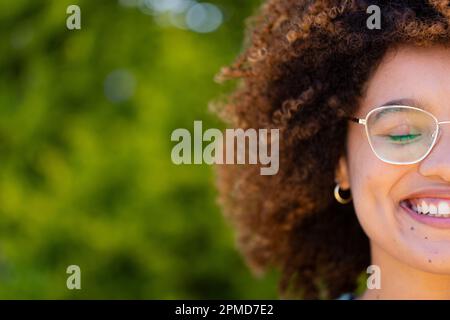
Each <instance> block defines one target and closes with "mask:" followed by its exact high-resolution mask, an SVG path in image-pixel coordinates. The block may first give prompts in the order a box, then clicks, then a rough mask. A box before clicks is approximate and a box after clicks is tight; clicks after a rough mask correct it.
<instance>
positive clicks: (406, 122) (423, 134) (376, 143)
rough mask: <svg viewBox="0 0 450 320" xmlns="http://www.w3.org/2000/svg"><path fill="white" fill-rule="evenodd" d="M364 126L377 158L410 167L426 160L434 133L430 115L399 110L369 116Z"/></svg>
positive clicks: (391, 109) (376, 112)
mask: <svg viewBox="0 0 450 320" xmlns="http://www.w3.org/2000/svg"><path fill="white" fill-rule="evenodd" d="M366 125H367V131H368V133H369V139H370V143H371V144H372V148H373V149H374V151H375V153H376V154H377V156H378V157H380V158H381V159H383V160H387V161H389V162H396V163H410V162H414V161H417V160H419V159H420V158H422V157H423V156H425V155H426V154H427V152H428V151H429V150H430V148H431V146H432V144H433V140H434V134H435V132H436V130H437V123H436V120H435V119H434V118H433V117H432V116H431V115H429V114H428V113H426V112H424V111H421V110H418V109H412V108H408V107H402V106H392V107H383V108H380V109H379V110H377V111H375V112H372V113H371V114H370V116H369V118H368V119H367V124H366Z"/></svg>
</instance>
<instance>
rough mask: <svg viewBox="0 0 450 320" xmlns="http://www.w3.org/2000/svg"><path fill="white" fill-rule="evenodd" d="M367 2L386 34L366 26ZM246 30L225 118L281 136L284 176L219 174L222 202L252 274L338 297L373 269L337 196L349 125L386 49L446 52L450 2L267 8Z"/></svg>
mask: <svg viewBox="0 0 450 320" xmlns="http://www.w3.org/2000/svg"><path fill="white" fill-rule="evenodd" d="M370 5H378V6H379V8H380V9H381V29H372V30H371V29H369V28H368V27H367V25H366V22H367V19H368V18H369V17H370V15H371V14H369V13H367V8H368V6H370ZM248 22H249V24H248V26H247V36H246V41H245V42H244V50H243V52H242V53H241V54H240V55H239V56H238V57H237V59H236V61H235V62H234V63H233V64H232V65H230V66H227V67H224V68H222V70H221V71H220V73H219V74H218V79H219V81H225V80H228V79H238V80H239V81H238V85H237V87H236V89H235V90H234V91H233V92H232V93H231V94H230V95H229V96H228V97H227V99H226V101H222V102H221V103H220V105H219V111H218V112H219V114H220V116H221V117H222V118H223V119H224V120H225V121H227V122H228V124H229V125H230V126H232V127H235V128H243V129H247V128H255V129H259V128H279V129H280V169H279V172H278V174H277V175H274V176H261V175H260V174H259V167H258V166H257V165H240V166H232V165H220V166H218V167H217V173H218V189H219V196H220V199H219V200H220V203H221V205H222V206H223V208H224V213H225V216H226V217H227V218H228V220H229V221H231V223H232V225H233V226H234V228H236V231H237V232H236V233H237V245H238V247H239V249H240V250H241V252H242V253H243V256H244V257H245V260H246V262H247V263H248V265H249V266H250V268H251V269H252V270H253V271H254V273H255V274H262V273H264V271H265V270H267V269H268V268H269V267H270V268H272V267H275V268H277V269H279V270H280V272H281V279H280V282H279V292H280V296H281V297H283V298H286V297H289V298H304V299H317V298H320V299H330V298H336V297H337V296H339V295H340V294H342V293H344V292H351V291H354V290H355V289H356V288H357V285H358V279H359V277H360V276H363V275H364V274H365V269H366V268H367V267H368V266H369V264H370V249H369V241H368V238H367V236H366V235H365V234H364V232H363V230H362V228H361V227H360V225H359V223H358V221H357V218H356V215H355V212H354V208H353V206H352V205H351V204H348V205H341V204H338V203H337V202H336V201H335V200H334V197H333V188H334V186H335V170H336V166H337V163H338V161H339V158H340V157H341V156H342V155H345V152H346V134H347V124H348V122H347V121H346V117H347V116H348V115H351V114H353V113H354V112H355V111H356V110H357V108H358V101H359V99H360V98H361V97H362V96H363V94H364V90H365V85H366V84H367V81H368V79H369V77H370V75H371V74H372V73H373V71H374V69H375V68H376V67H377V65H379V63H380V61H381V59H382V58H383V56H384V55H385V53H386V52H387V50H388V49H391V48H393V47H396V46H398V45H401V44H409V45H415V46H430V45H447V44H448V43H449V40H450V28H449V22H450V8H449V1H448V0H445V1H444V0H443V1H438V0H429V1H406V0H396V1H365V0H353V1H351V0H323V1H321V0H318V1H307V0H268V1H266V2H265V3H263V5H262V6H261V8H260V9H259V11H258V13H257V14H255V15H254V16H253V17H251V18H250V19H249V21H248Z"/></svg>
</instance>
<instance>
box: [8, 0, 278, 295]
mask: <svg viewBox="0 0 450 320" xmlns="http://www.w3.org/2000/svg"><path fill="white" fill-rule="evenodd" d="M211 2H213V3H215V4H217V5H219V6H220V8H222V9H223V11H224V13H225V19H224V23H223V25H222V26H221V27H220V28H219V29H218V30H217V31H215V32H212V33H207V34H199V33H195V32H192V31H188V30H182V29H177V28H175V27H170V26H162V25H161V24H158V23H157V22H156V19H155V17H153V16H151V15H148V14H144V13H143V12H141V11H140V10H138V9H137V8H135V7H127V6H123V5H120V4H119V2H117V1H116V0H95V1H94V0H85V1H81V0H79V1H77V0H69V1H67V0H2V1H0V35H1V39H2V41H0V108H1V117H0V298H23V299H29V298H41V299H48V298H63V299H65V298H88V299H91V298H94V299H97V298H113V299H114V298H124V299H128V298H137V299H140V298H145V299H154V298H160V299H167V298H174V299H175V298H189V299H196V298H237V299H240V298H277V286H276V279H277V275H276V274H275V273H274V272H272V273H269V274H268V275H267V276H266V277H265V278H261V279H257V278H255V277H253V276H252V275H251V273H250V271H249V270H248V268H247V267H246V266H245V264H244V262H243V259H242V258H241V257H240V255H239V254H238V252H237V250H236V248H235V244H234V240H233V230H232V228H231V227H230V226H229V224H228V223H227V222H226V221H225V220H224V218H223V217H222V215H221V212H220V208H218V206H217V204H216V196H217V193H216V191H215V188H214V171H213V168H212V167H209V166H206V165H184V166H176V165H174V164H172V162H171V159H170V152H171V148H172V146H173V145H174V144H175V143H173V142H171V141H170V134H171V132H172V131H173V130H174V129H176V128H181V127H184V128H188V129H189V130H192V125H193V121H194V120H203V122H204V128H206V127H218V126H219V127H220V126H221V124H220V121H219V120H218V119H217V118H216V116H215V115H214V114H211V113H209V112H208V108H207V103H208V101H210V100H211V99H213V98H215V97H217V96H218V95H220V94H221V93H223V92H224V91H225V90H227V89H226V88H224V87H221V86H219V85H217V84H215V83H214V82H213V77H214V74H216V73H217V72H218V70H219V69H220V67H221V66H223V65H226V64H229V63H230V62H231V61H232V60H233V59H234V57H235V56H236V55H237V54H238V53H239V51H240V50H241V43H242V37H243V29H244V25H245V24H244V19H245V17H246V16H248V15H250V14H251V13H252V12H254V10H255V8H256V7H257V6H258V4H259V3H260V1H258V0H252V1H250V0H247V1H239V0H234V1H231V0H228V1H227V0H221V1H211ZM70 4H77V5H79V6H80V8H81V12H82V15H81V22H82V29H81V30H68V29H67V28H66V18H67V17H68V15H67V14H66V8H67V6H68V5H70ZM117 70H122V71H123V70H125V71H126V72H127V74H128V75H129V76H130V77H131V78H132V80H133V81H134V83H135V87H134V90H133V94H132V96H131V97H130V99H125V100H123V101H116V102H111V101H110V100H108V99H107V97H106V96H105V89H104V85H105V79H107V78H108V75H110V74H111V72H114V71H117ZM119 80H120V79H119ZM113 82H114V81H113ZM113 88H114V86H113ZM132 89H133V88H132ZM71 264H76V265H79V266H80V267H81V270H82V289H81V290H79V291H77V290H73V291H71V290H68V289H67V288H66V279H67V276H68V275H67V274H66V268H67V266H69V265H71Z"/></svg>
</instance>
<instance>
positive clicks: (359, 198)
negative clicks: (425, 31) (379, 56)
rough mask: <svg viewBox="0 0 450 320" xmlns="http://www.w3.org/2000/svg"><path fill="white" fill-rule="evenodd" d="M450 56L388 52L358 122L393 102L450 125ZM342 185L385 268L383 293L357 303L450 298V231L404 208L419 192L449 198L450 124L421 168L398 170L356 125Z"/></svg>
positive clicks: (340, 172) (414, 50) (341, 169)
mask: <svg viewBox="0 0 450 320" xmlns="http://www.w3.org/2000/svg"><path fill="white" fill-rule="evenodd" d="M449 75H450V49H448V48H444V47H438V46H437V47H429V48H419V47H412V46H400V47H398V48H396V49H392V50H390V51H389V52H388V53H387V54H386V56H385V57H384V58H383V60H382V63H381V64H380V65H379V66H378V68H377V69H376V71H375V72H374V74H373V75H372V77H371V78H370V79H369V81H368V82H367V84H366V91H365V94H364V96H363V97H362V99H361V101H360V107H359V110H358V112H356V114H355V116H356V117H359V118H364V117H365V116H366V114H367V113H368V112H369V111H370V110H372V109H374V108H376V107H378V106H381V105H383V104H386V102H388V101H392V100H399V99H408V100H410V101H411V103H414V104H415V106H418V107H421V108H424V109H426V110H428V111H429V112H431V113H432V114H433V115H434V116H435V117H436V118H437V119H438V120H439V121H443V120H450V76H449ZM336 182H337V183H339V184H340V185H341V188H342V189H344V190H345V189H348V188H350V189H351V192H352V197H353V204H354V208H355V211H356V215H357V218H358V220H359V222H360V224H361V226H362V228H363V230H364V231H365V233H366V234H367V236H368V237H369V240H370V247H371V263H372V264H373V265H377V266H379V267H380V271H381V289H367V290H366V291H365V292H364V294H363V295H362V296H360V297H358V298H359V299H450V229H439V228H436V227H432V226H429V225H426V224H423V223H420V222H418V221H416V220H414V219H412V218H411V217H410V216H408V215H407V214H406V213H405V212H404V211H403V209H402V208H400V207H399V201H400V200H402V199H403V198H404V197H405V196H407V195H408V194H410V193H412V192H414V191H416V190H418V189H421V188H440V189H444V190H448V191H449V193H448V195H450V124H443V125H442V126H441V132H440V137H439V138H438V141H437V143H436V145H435V146H434V148H433V150H432V151H431V153H430V154H429V155H428V156H427V157H426V158H425V159H424V160H422V161H421V162H419V163H417V164H410V165H394V164H388V163H385V162H383V161H381V160H379V159H378V158H377V157H376V156H375V154H374V153H373V152H372V149H371V148H370V145H369V142H368V140H367V136H366V134H365V129H364V126H362V125H359V124H356V123H350V124H349V131H348V136H347V150H346V156H345V157H343V158H341V159H340V162H339V165H338V167H337V172H336Z"/></svg>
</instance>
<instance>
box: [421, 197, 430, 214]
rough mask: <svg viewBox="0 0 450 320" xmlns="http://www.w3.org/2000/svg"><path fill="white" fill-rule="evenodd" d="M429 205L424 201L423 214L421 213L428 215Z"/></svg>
mask: <svg viewBox="0 0 450 320" xmlns="http://www.w3.org/2000/svg"><path fill="white" fill-rule="evenodd" d="M429 210H430V209H429V208H428V204H427V203H426V202H425V201H423V200H422V212H421V213H428V212H429ZM419 212H420V211H419Z"/></svg>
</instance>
